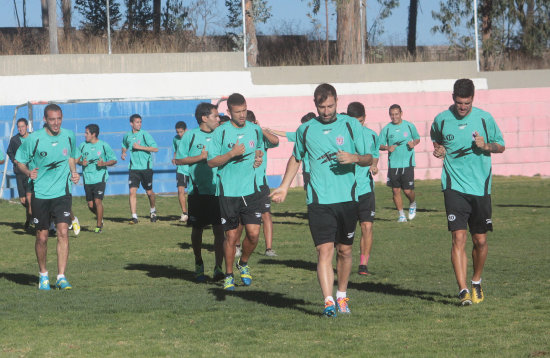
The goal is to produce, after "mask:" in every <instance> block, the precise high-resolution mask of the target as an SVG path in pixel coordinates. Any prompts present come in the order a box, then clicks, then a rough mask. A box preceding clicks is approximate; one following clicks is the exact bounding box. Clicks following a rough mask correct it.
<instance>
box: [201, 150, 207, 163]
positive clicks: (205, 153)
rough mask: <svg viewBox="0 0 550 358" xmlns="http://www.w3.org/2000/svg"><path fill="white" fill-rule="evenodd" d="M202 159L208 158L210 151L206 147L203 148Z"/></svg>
mask: <svg viewBox="0 0 550 358" xmlns="http://www.w3.org/2000/svg"><path fill="white" fill-rule="evenodd" d="M201 160H208V151H207V150H206V147H204V148H202V151H201Z"/></svg>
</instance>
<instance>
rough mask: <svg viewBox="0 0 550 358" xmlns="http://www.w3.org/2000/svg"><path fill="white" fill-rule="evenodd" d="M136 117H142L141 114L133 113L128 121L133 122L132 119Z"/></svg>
mask: <svg viewBox="0 0 550 358" xmlns="http://www.w3.org/2000/svg"><path fill="white" fill-rule="evenodd" d="M136 118H139V119H141V120H143V118H141V116H140V115H139V114H137V113H134V114H132V115H131V116H130V123H134V119H136Z"/></svg>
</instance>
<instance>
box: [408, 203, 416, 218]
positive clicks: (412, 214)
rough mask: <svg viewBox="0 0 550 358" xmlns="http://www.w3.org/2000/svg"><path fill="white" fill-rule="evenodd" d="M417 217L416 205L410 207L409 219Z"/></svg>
mask: <svg viewBox="0 0 550 358" xmlns="http://www.w3.org/2000/svg"><path fill="white" fill-rule="evenodd" d="M415 217H416V206H414V207H410V208H409V220H412V219H414V218H415Z"/></svg>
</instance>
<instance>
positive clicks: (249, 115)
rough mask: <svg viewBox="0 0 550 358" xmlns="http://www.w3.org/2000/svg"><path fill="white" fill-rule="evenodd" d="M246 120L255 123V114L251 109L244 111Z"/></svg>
mask: <svg viewBox="0 0 550 358" xmlns="http://www.w3.org/2000/svg"><path fill="white" fill-rule="evenodd" d="M246 120H247V121H249V122H252V123H256V115H255V114H254V112H252V111H251V110H247V111H246Z"/></svg>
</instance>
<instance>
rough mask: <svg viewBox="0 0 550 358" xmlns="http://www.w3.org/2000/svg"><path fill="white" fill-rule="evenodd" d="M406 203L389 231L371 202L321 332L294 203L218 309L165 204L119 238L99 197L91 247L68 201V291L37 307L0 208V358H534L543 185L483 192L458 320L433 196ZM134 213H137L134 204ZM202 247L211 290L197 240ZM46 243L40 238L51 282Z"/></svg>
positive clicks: (426, 186)
mask: <svg viewBox="0 0 550 358" xmlns="http://www.w3.org/2000/svg"><path fill="white" fill-rule="evenodd" d="M416 192H417V201H418V205H419V214H418V216H417V218H416V219H415V220H414V221H412V222H409V223H405V224H398V223H396V222H395V221H396V219H397V215H396V212H395V210H394V209H393V203H392V201H391V196H390V190H389V189H388V188H386V187H384V186H382V185H379V186H378V187H377V189H376V199H377V213H376V215H377V220H376V222H375V227H374V230H375V234H374V235H375V236H374V240H375V242H374V246H373V252H372V255H371V259H370V262H369V269H370V270H371V271H373V272H374V275H373V276H370V277H361V276H358V275H357V274H355V273H353V274H352V276H351V279H350V285H349V290H348V295H349V296H350V298H351V301H350V307H351V309H352V315H351V316H349V317H342V316H339V317H337V318H336V319H325V318H322V317H320V312H321V311H322V297H321V293H320V288H319V285H318V283H317V278H316V274H315V267H316V255H315V250H314V246H313V243H312V240H311V237H310V234H309V228H308V226H307V221H306V219H305V204H304V193H303V191H302V190H300V189H296V190H294V191H292V192H291V193H290V195H289V197H288V199H287V202H285V203H283V204H280V205H274V207H273V212H274V222H275V238H274V249H275V250H276V251H277V253H278V254H279V257H276V258H268V257H265V256H263V255H262V253H263V252H264V250H265V244H264V241H263V238H261V239H260V244H259V245H258V248H257V250H256V253H255V254H254V255H253V256H252V258H251V259H250V266H251V268H252V275H253V277H254V282H253V284H252V286H251V287H244V286H242V285H239V286H238V287H237V289H236V291H235V292H234V293H229V294H227V293H226V292H224V291H223V290H222V286H221V283H212V282H208V283H205V284H195V283H194V282H193V275H192V270H193V269H194V259H193V253H192V250H191V245H190V229H189V228H187V227H185V226H183V225H180V224H179V223H178V222H177V219H178V218H179V210H178V204H177V198H176V197H158V203H157V207H158V209H159V214H160V221H159V222H157V223H155V224H152V223H150V222H149V221H148V220H147V219H146V218H145V217H143V218H141V221H140V224H139V225H134V226H132V225H128V223H127V219H128V217H129V214H128V204H127V197H125V196H120V197H107V198H106V199H105V206H106V220H105V230H104V233H103V234H101V235H97V234H94V233H93V232H91V231H92V230H93V228H94V220H93V218H92V216H91V214H90V213H89V212H88V211H87V209H86V204H85V201H84V199H83V198H75V199H74V202H73V209H74V211H75V213H76V214H77V216H78V217H79V218H80V221H81V224H82V226H83V231H82V232H81V234H80V235H79V236H78V238H76V237H74V235H72V234H71V254H70V258H69V267H68V270H67V273H68V274H67V277H68V279H69V280H70V282H71V284H72V285H73V287H74V288H73V290H71V291H66V292H61V291H51V292H39V291H38V289H37V272H38V268H37V264H36V258H35V254H34V237H33V236H31V235H29V234H26V233H24V232H23V228H22V223H21V220H22V218H23V210H22V208H21V207H20V206H19V205H17V204H13V203H8V202H5V201H4V202H1V203H0V210H1V212H2V219H1V220H0V221H2V222H0V245H1V247H2V250H3V257H2V260H0V292H1V294H0V356H2V357H4V356H5V357H54V356H55V357H57V356H78V357H81V356H91V357H104V356H107V357H108V356H114V357H121V356H122V357H126V356H134V357H151V356H170V357H179V356H186V357H213V356H220V357H223V356H239V357H251V356H252V357H265V356H273V357H287V356H291V357H334V356H356V357H369V356H372V357H380V356H384V357H389V356H419V357H466V356H469V357H480V356H493V357H502V356H509V357H536V356H543V355H550V343H549V341H550V339H549V337H550V300H549V294H550V276H549V274H550V260H549V259H548V257H549V256H550V249H549V243H548V238H549V235H548V231H549V227H550V225H549V219H548V218H549V217H550V204H549V202H550V200H549V199H550V180H545V179H540V178H531V179H526V178H495V181H494V183H493V222H494V226H495V231H494V232H493V233H490V234H489V258H488V261H487V264H486V266H485V272H484V274H483V282H484V290H485V294H486V299H485V301H484V302H483V303H482V304H480V305H475V306H471V307H458V306H457V298H456V293H457V287H456V283H455V279H454V274H453V271H452V267H451V264H450V234H449V233H448V232H447V230H446V220H445V213H444V208H443V196H442V194H441V193H440V191H439V182H437V181H420V182H417V189H416ZM138 205H139V212H140V213H142V214H145V213H147V212H148V210H147V199H146V198H145V197H143V196H141V197H139V198H138ZM205 233H206V234H205V244H204V246H205V250H204V255H203V257H204V261H205V267H206V273H207V275H209V276H211V275H212V269H213V265H214V255H213V252H212V250H213V245H212V243H213V236H212V233H211V231H210V230H209V231H206V232H205ZM55 243H56V240H55V239H54V238H51V239H50V241H49V256H48V257H49V261H48V268H49V271H50V278H51V279H52V281H54V278H55V275H56V274H57V270H56V259H55ZM356 243H357V244H356V245H355V247H354V271H355V269H356V266H357V258H358V255H359V254H358V250H359V248H358V242H357V241H356ZM470 249H471V243H469V246H468V250H470ZM470 274H471V272H470ZM236 281H237V282H238V283H239V284H240V280H239V279H238V278H237V280H236Z"/></svg>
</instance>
